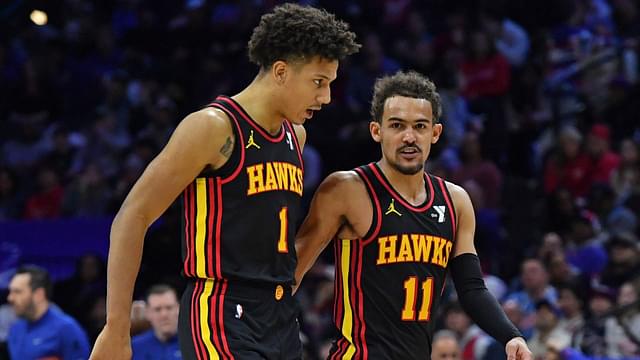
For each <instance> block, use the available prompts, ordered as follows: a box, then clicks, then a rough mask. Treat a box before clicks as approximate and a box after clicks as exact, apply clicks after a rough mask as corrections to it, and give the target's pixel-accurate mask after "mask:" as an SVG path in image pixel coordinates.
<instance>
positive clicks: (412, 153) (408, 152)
mask: <svg viewBox="0 0 640 360" xmlns="http://www.w3.org/2000/svg"><path fill="white" fill-rule="evenodd" d="M398 153H399V154H400V156H401V157H402V158H403V159H405V160H414V159H415V158H417V157H418V156H420V153H421V151H420V149H419V148H418V147H416V146H404V147H402V148H400V150H398Z"/></svg>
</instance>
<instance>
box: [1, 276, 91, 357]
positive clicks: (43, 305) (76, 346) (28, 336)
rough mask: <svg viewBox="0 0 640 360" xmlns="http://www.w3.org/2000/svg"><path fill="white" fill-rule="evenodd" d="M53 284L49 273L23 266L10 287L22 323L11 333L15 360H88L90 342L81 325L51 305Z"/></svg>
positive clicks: (10, 331) (11, 348)
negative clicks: (52, 359)
mask: <svg viewBox="0 0 640 360" xmlns="http://www.w3.org/2000/svg"><path fill="white" fill-rule="evenodd" d="M50 296H51V281H50V279H49V274H48V273H47V271H46V270H44V269H42V268H39V267H36V266H24V267H21V268H19V269H18V270H17V271H16V274H15V276H14V277H13V279H11V284H9V296H8V298H7V299H8V301H9V303H10V304H11V305H12V306H13V309H14V311H15V313H16V315H17V316H18V317H20V320H18V321H17V322H16V323H15V324H14V325H13V326H12V327H11V330H9V338H8V341H7V342H8V345H9V354H10V355H11V358H12V359H20V360H36V359H41V358H44V357H56V356H57V357H59V358H61V359H65V360H86V359H87V358H88V357H89V342H88V340H87V335H86V334H85V332H84V330H83V329H82V328H81V327H80V325H79V324H78V323H77V322H76V321H75V320H74V319H73V318H72V317H70V316H68V315H67V314H65V313H64V312H62V310H60V309H59V308H58V307H57V306H55V305H53V304H51V303H50V302H49V297H50Z"/></svg>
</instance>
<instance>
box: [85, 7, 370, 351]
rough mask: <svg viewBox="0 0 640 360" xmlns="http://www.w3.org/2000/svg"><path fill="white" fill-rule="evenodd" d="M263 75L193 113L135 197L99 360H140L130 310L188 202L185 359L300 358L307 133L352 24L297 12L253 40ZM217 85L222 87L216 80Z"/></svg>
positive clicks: (123, 228) (114, 269)
mask: <svg viewBox="0 0 640 360" xmlns="http://www.w3.org/2000/svg"><path fill="white" fill-rule="evenodd" d="M248 47H249V57H250V59H251V60H252V62H254V63H256V64H257V65H258V66H259V67H260V71H259V73H258V75H257V76H256V78H255V79H254V81H253V82H252V83H251V84H250V85H249V86H248V87H247V88H245V89H244V90H243V91H241V92H240V93H239V94H236V95H234V96H232V97H227V96H219V97H218V98H217V99H215V101H213V103H212V104H211V105H210V106H208V107H206V108H205V109H202V110H200V111H196V112H194V113H192V114H190V115H189V116H187V117H186V118H185V119H184V120H183V121H182V122H181V123H180V124H179V125H178V127H177V128H176V130H175V132H174V133H173V135H172V137H171V139H170V140H169V142H168V143H167V145H166V147H165V148H164V149H163V150H162V151H161V152H160V154H159V155H158V156H157V157H156V158H155V159H154V160H153V161H152V162H151V164H150V165H149V166H148V168H147V169H146V170H145V172H144V173H143V174H142V176H141V177H140V179H139V180H138V181H137V183H136V184H135V185H134V186H133V188H132V190H131V192H130V193H129V195H128V196H127V198H126V199H125V201H124V203H123V205H122V207H121V209H120V211H119V212H118V214H117V216H116V218H115V220H114V222H113V226H112V229H111V246H110V249H109V265H108V292H107V323H106V325H105V327H104V329H103V331H102V333H101V334H100V336H99V337H98V339H97V341H96V345H95V348H94V350H93V353H92V356H91V359H94V360H98V359H129V358H130V356H131V346H130V338H129V328H130V321H129V312H130V309H131V300H132V292H133V285H134V282H135V278H136V274H137V272H138V269H139V266H140V258H141V252H142V245H143V238H144V235H145V233H146V229H147V228H148V227H149V225H150V224H151V223H153V221H154V220H155V219H157V218H158V217H159V216H160V215H161V214H162V213H163V212H164V211H165V210H166V209H167V207H169V205H170V204H171V203H172V202H173V201H174V200H175V199H176V197H177V196H178V195H180V194H182V198H183V203H184V230H183V231H184V235H183V257H184V267H183V273H184V275H185V276H186V277H187V278H188V279H190V280H191V281H190V283H189V285H188V287H187V290H186V291H185V293H184V294H183V296H182V301H181V306H180V323H179V339H180V347H181V350H182V355H183V357H184V358H185V359H198V360H200V359H218V358H223V359H233V358H236V359H265V358H266V359H298V358H300V357H301V344H300V340H299V335H298V324H297V319H296V316H297V314H296V306H294V305H295V304H294V300H293V298H292V297H291V286H292V284H293V282H294V270H295V265H296V255H295V248H294V244H293V240H294V235H295V234H294V231H295V230H294V224H295V223H296V220H297V218H298V216H299V215H300V214H299V211H300V210H299V207H300V206H299V204H300V199H301V195H302V187H303V185H302V177H303V171H304V170H303V164H302V156H301V151H302V147H303V146H304V142H305V131H304V129H303V127H302V124H303V123H304V122H305V120H307V119H310V118H311V117H312V116H313V114H314V112H315V111H318V110H320V108H321V107H322V106H323V105H325V104H328V103H329V101H330V100H331V96H330V87H329V86H330V83H331V82H332V81H333V80H334V79H335V78H336V73H337V69H338V62H339V60H341V59H343V58H344V57H346V56H347V55H349V54H352V53H354V52H356V51H357V50H358V48H359V47H360V45H358V44H357V43H356V42H355V35H354V33H352V32H351V31H349V29H348V26H347V24H345V23H344V22H342V21H339V20H337V19H336V18H335V17H334V16H333V15H331V14H329V13H327V12H326V11H324V10H319V9H315V8H311V7H303V6H299V5H294V4H285V5H282V6H279V7H276V8H275V9H274V10H273V11H272V12H271V13H268V14H266V15H264V16H262V18H261V19H260V24H259V25H258V26H257V27H256V28H255V29H254V32H253V35H252V37H251V40H250V41H249V46H248ZM212 81H214V79H212Z"/></svg>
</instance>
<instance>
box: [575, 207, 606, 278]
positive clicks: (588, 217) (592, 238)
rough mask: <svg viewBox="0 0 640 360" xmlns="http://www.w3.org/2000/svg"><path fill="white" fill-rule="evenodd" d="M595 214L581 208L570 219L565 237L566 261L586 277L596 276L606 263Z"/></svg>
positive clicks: (601, 235) (601, 236) (601, 237)
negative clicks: (576, 214)
mask: <svg viewBox="0 0 640 360" xmlns="http://www.w3.org/2000/svg"><path fill="white" fill-rule="evenodd" d="M599 227H600V225H599V222H598V219H597V216H596V215H595V214H593V213H592V212H590V211H587V210H582V211H580V213H579V214H578V216H576V217H575V218H574V219H572V220H571V225H570V228H571V230H570V231H569V233H568V234H567V236H566V237H565V239H566V242H567V245H566V246H565V256H566V259H567V262H568V263H569V264H570V265H572V266H574V267H575V268H576V269H578V270H579V271H580V273H581V274H583V275H584V276H587V277H591V276H596V275H597V274H599V273H600V272H601V271H602V269H604V267H605V266H606V264H607V252H606V250H605V248H604V246H603V245H602V243H603V237H604V234H602V233H601V232H600V229H599Z"/></svg>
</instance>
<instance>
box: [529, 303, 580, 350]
mask: <svg viewBox="0 0 640 360" xmlns="http://www.w3.org/2000/svg"><path fill="white" fill-rule="evenodd" d="M560 316H561V312H560V309H558V307H557V306H556V305H555V304H553V303H551V302H549V301H548V300H546V299H543V300H540V301H538V302H537V303H536V325H535V329H534V330H533V335H532V336H531V339H529V341H528V343H529V345H530V347H531V353H532V354H533V358H534V359H540V358H542V357H543V356H544V355H545V354H546V352H547V350H548V347H547V341H548V340H551V339H553V341H554V342H556V343H559V344H562V348H565V347H567V346H569V345H570V344H571V336H570V335H569V333H567V332H566V331H565V330H564V329H563V328H562V327H561V326H560Z"/></svg>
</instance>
